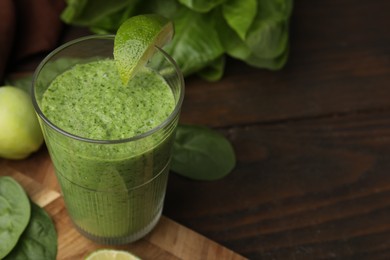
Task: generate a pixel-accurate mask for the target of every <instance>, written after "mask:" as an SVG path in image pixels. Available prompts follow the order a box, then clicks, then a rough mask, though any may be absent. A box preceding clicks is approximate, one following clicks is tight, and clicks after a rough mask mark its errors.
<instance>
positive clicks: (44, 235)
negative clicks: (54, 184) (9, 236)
mask: <svg viewBox="0 0 390 260" xmlns="http://www.w3.org/2000/svg"><path fill="white" fill-rule="evenodd" d="M56 256H57V233H56V230H55V227H54V224H53V222H52V220H51V218H50V217H49V215H48V214H47V213H46V211H45V210H44V209H42V208H41V207H39V206H38V205H36V204H35V203H33V202H32V203H31V219H30V222H29V224H28V226H27V228H26V230H25V231H24V232H23V234H22V236H21V237H20V239H19V242H18V243H17V245H16V247H15V248H14V249H13V250H12V251H11V253H10V254H9V255H7V257H6V258H5V259H4V260H12V259H47V260H50V259H53V260H54V259H56Z"/></svg>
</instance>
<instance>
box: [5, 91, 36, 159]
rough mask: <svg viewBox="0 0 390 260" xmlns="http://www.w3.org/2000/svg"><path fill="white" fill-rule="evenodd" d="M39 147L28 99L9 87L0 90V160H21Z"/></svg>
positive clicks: (30, 103)
mask: <svg viewBox="0 0 390 260" xmlns="http://www.w3.org/2000/svg"><path fill="white" fill-rule="evenodd" d="M42 143H43V136H42V132H41V128H40V126H39V122H38V119H37V116H36V114H35V111H34V107H33V104H32V101H31V98H30V96H29V95H28V94H27V93H26V92H25V91H23V90H21V89H19V88H16V87H13V86H2V87H0V157H3V158H8V159H23V158H26V157H27V156H29V155H30V154H31V153H32V152H35V151H36V150H38V149H39V147H40V146H41V145H42Z"/></svg>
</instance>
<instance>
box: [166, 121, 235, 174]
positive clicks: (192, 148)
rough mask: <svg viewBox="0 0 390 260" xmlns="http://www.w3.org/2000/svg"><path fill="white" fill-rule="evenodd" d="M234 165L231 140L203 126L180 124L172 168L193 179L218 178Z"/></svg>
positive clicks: (174, 147) (227, 172)
mask: <svg viewBox="0 0 390 260" xmlns="http://www.w3.org/2000/svg"><path fill="white" fill-rule="evenodd" d="M235 164H236V158H235V153H234V150H233V147H232V146H231V144H230V142H229V141H228V140H227V139H226V138H225V137H224V136H223V135H221V134H219V133H217V132H216V131H213V130H211V129H209V128H206V127H202V126H190V125H179V126H178V128H177V131H176V139H175V142H174V146H173V156H172V163H171V170H172V171H174V172H176V173H178V174H180V175H182V176H185V177H188V178H190V179H195V180H208V181H210V180H217V179H220V178H222V177H224V176H226V175H227V174H229V173H230V172H231V171H232V170H233V168H234V166H235Z"/></svg>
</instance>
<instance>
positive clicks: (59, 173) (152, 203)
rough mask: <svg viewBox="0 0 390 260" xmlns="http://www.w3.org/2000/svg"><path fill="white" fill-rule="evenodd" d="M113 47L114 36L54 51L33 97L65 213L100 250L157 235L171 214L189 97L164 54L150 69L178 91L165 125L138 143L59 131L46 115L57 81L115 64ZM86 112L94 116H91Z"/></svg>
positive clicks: (36, 78)
mask: <svg viewBox="0 0 390 260" xmlns="http://www.w3.org/2000/svg"><path fill="white" fill-rule="evenodd" d="M113 40H114V38H113V36H90V37H84V38H80V39H77V40H74V41H72V42H69V43H67V44H65V45H63V46H61V47H59V48H58V49H56V50H54V51H53V52H52V53H50V54H49V55H48V56H47V57H46V58H45V59H44V60H43V61H42V62H41V64H40V65H39V67H38V68H37V70H36V72H35V74H34V79H33V91H32V93H33V103H34V107H35V110H36V113H37V114H38V117H39V121H40V124H41V128H42V131H43V134H44V138H45V142H46V145H47V147H48V150H49V154H50V157H51V159H52V161H53V164H54V167H55V173H56V177H57V179H58V181H59V184H60V186H61V191H62V195H63V198H64V200H65V205H66V208H67V211H68V213H69V215H70V218H71V219H72V221H73V223H74V224H75V226H76V228H77V229H78V230H79V232H80V233H81V234H83V235H84V236H86V237H88V238H90V239H92V240H94V241H96V242H99V243H103V244H124V243H129V242H132V241H135V240H137V239H139V238H141V237H143V236H144V235H146V234H147V233H148V232H150V231H151V230H152V229H153V227H154V226H155V225H156V224H157V222H158V220H159V218H160V216H161V212H162V209H163V203H164V196H165V191H166V185H167V180H168V173H169V164H170V159H171V150H172V146H173V141H174V136H175V129H176V126H177V123H178V120H179V113H180V108H181V104H182V102H183V96H184V81H183V76H182V74H181V72H180V71H179V69H178V68H177V66H176V64H175V62H174V61H173V60H172V58H170V57H169V55H167V54H166V53H165V52H164V51H162V50H161V49H158V50H157V52H156V54H155V56H154V58H153V60H152V61H151V62H149V63H148V65H147V66H149V67H151V68H152V69H153V70H155V71H157V72H158V73H159V74H160V75H161V76H162V77H163V78H164V79H165V81H166V82H167V83H168V85H169V86H170V88H171V90H172V93H173V95H174V98H175V108H174V111H173V112H172V113H171V114H170V115H169V117H168V118H167V119H166V120H165V121H164V122H163V123H161V124H160V125H159V126H157V127H155V128H154V129H152V130H150V131H147V132H145V133H142V134H140V135H138V136H135V137H131V138H127V139H121V140H93V139H88V138H84V137H81V136H76V135H73V134H72V133H69V132H66V131H64V130H63V129H61V128H59V127H58V126H56V125H55V124H54V123H53V122H51V121H50V120H49V119H48V118H47V117H46V116H45V113H43V112H42V109H41V100H42V96H43V93H44V92H45V90H46V89H47V88H48V86H49V85H50V83H51V82H52V80H53V79H54V78H55V77H56V76H58V75H60V74H61V73H63V72H64V71H66V70H68V69H69V68H70V67H72V66H73V65H74V64H80V63H87V62H91V61H95V60H100V59H107V58H109V59H113V43H114V41H113ZM101 102H104V99H102V101H101ZM91 109H93V108H91ZM83 112H84V113H85V114H86V115H88V111H83Z"/></svg>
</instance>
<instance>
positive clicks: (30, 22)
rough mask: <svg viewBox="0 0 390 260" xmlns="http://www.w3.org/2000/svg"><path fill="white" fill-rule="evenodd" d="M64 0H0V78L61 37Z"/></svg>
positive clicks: (44, 50) (43, 50) (49, 48)
mask: <svg viewBox="0 0 390 260" xmlns="http://www.w3.org/2000/svg"><path fill="white" fill-rule="evenodd" d="M64 8H65V1H64V0H1V1H0V18H1V23H0V81H1V82H3V80H4V77H5V75H6V73H9V72H15V71H17V70H18V68H19V67H20V66H21V65H22V64H23V63H25V62H28V60H29V59H31V58H33V57H34V56H36V55H39V54H45V53H46V54H47V52H49V51H51V50H52V49H54V48H55V47H56V46H57V44H58V42H59V39H60V37H61V32H62V29H63V27H64V24H63V23H62V21H61V20H60V14H61V12H62V10H63V9H64Z"/></svg>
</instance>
